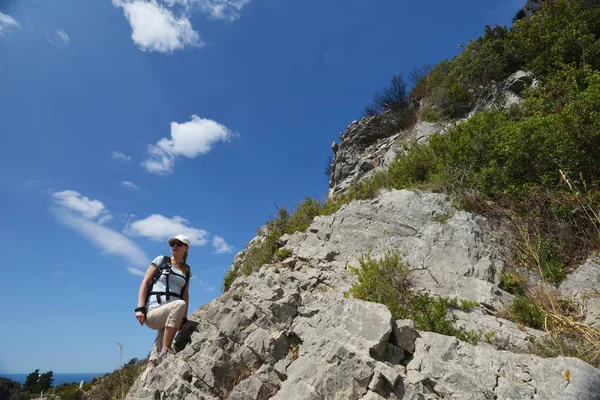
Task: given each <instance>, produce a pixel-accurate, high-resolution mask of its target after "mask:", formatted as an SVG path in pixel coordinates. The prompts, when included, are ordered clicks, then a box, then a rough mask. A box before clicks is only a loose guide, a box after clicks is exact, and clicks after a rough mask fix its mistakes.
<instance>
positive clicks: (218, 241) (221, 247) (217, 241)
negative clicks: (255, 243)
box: [212, 235, 233, 254]
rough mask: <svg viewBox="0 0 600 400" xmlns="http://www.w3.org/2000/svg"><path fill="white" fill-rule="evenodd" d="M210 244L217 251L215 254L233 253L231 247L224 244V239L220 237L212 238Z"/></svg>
mask: <svg viewBox="0 0 600 400" xmlns="http://www.w3.org/2000/svg"><path fill="white" fill-rule="evenodd" d="M212 244H213V246H215V249H217V251H216V253H217V254H224V253H231V252H232V251H233V247H231V246H230V245H228V244H227V242H225V239H223V238H222V237H220V236H217V235H215V236H213V241H212Z"/></svg>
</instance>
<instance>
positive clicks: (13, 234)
mask: <svg viewBox="0 0 600 400" xmlns="http://www.w3.org/2000/svg"><path fill="white" fill-rule="evenodd" d="M4 234H5V235H6V236H15V235H16V232H13V231H11V230H10V229H5V230H4Z"/></svg>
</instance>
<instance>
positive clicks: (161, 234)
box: [125, 214, 208, 246]
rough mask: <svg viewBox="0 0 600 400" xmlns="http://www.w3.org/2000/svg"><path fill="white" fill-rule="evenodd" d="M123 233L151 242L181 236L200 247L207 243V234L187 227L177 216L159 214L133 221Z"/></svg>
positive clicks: (186, 223) (184, 220)
mask: <svg viewBox="0 0 600 400" xmlns="http://www.w3.org/2000/svg"><path fill="white" fill-rule="evenodd" d="M125 233H126V234H127V235H130V236H144V237H147V238H148V239H151V240H156V241H164V242H166V241H167V239H169V238H171V237H173V236H176V235H179V234H183V235H185V236H187V237H188V238H189V239H190V243H191V244H192V245H196V246H202V245H205V244H206V243H207V240H206V238H205V237H206V236H207V235H208V232H206V231H205V230H204V229H197V228H194V227H191V226H188V221H187V220H186V219H184V218H181V217H179V216H174V217H173V218H167V217H164V216H162V215H159V214H152V215H150V216H149V217H147V218H145V219H141V220H138V221H134V222H132V223H130V224H129V225H128V226H127V227H126V228H125Z"/></svg>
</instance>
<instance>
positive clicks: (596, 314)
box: [559, 256, 600, 328]
mask: <svg viewBox="0 0 600 400" xmlns="http://www.w3.org/2000/svg"><path fill="white" fill-rule="evenodd" d="M559 291H560V293H561V294H562V295H563V296H566V297H568V298H571V299H574V300H575V302H576V305H577V306H578V308H579V310H580V312H581V313H582V314H583V315H584V316H585V320H584V323H585V324H586V325H589V326H593V327H596V328H600V257H599V256H596V257H593V258H590V259H588V260H587V261H586V262H585V264H583V265H582V266H580V267H579V268H578V269H577V270H575V272H573V273H572V274H570V275H569V276H568V277H567V279H566V280H565V281H564V282H563V283H562V284H561V285H560V287H559Z"/></svg>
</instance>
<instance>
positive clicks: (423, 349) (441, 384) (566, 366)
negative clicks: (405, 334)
mask: <svg viewBox="0 0 600 400" xmlns="http://www.w3.org/2000/svg"><path fill="white" fill-rule="evenodd" d="M405 383H406V385H407V388H410V389H411V390H413V391H414V392H416V393H420V394H421V395H422V397H421V398H424V399H439V398H444V399H456V400H458V399H460V400H470V399H490V398H495V399H556V400H559V399H564V400H566V399H581V400H583V399H585V400H592V399H598V398H600V370H598V369H597V368H594V367H592V366H591V365H589V364H586V363H585V362H583V361H581V360H579V359H576V358H568V357H557V358H554V359H543V358H540V357H537V356H533V355H530V354H517V353H511V352H507V351H496V350H494V349H492V348H489V347H484V346H473V345H470V344H468V343H465V342H461V341H459V340H458V339H456V338H453V337H448V336H443V335H438V334H435V333H430V332H422V333H421V338H419V339H417V342H416V348H415V357H414V359H413V360H412V361H411V362H410V363H409V364H408V371H407V374H406V377H405Z"/></svg>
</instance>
